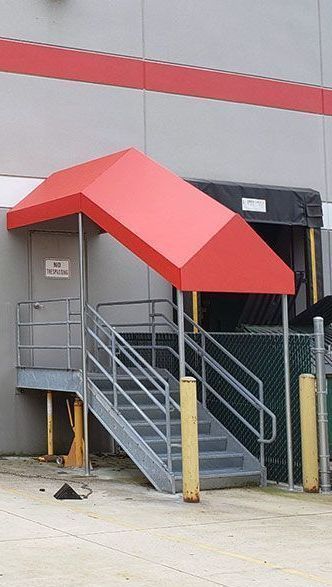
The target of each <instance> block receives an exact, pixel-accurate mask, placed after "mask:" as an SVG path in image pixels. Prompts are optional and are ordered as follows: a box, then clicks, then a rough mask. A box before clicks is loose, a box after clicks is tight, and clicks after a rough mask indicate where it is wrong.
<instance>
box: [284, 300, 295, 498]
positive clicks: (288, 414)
mask: <svg viewBox="0 0 332 587" xmlns="http://www.w3.org/2000/svg"><path fill="white" fill-rule="evenodd" d="M282 328H283V342H284V379H285V411H286V435H287V469H288V489H289V491H294V476H293V440H292V410H291V392H290V368H289V324H288V297H287V295H286V294H283V295H282Z"/></svg>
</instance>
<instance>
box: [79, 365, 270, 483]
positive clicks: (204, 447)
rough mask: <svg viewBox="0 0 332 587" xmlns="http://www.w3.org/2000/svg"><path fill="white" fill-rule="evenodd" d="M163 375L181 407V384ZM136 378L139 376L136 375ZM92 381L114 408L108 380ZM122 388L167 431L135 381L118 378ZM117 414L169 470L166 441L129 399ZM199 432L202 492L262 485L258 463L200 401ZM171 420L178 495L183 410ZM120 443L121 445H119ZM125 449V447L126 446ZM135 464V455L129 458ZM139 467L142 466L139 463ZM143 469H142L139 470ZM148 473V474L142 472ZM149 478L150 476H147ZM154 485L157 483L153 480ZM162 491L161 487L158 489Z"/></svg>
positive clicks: (157, 410) (96, 378)
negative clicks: (134, 384) (135, 387)
mask: <svg viewBox="0 0 332 587" xmlns="http://www.w3.org/2000/svg"><path fill="white" fill-rule="evenodd" d="M159 373H160V375H162V376H163V377H164V378H165V379H168V382H169V386H170V394H171V397H172V398H173V400H174V401H175V402H176V403H177V404H179V402H180V397H179V386H178V382H177V381H176V380H175V379H174V378H173V377H171V376H170V374H168V373H167V372H166V371H165V370H159ZM136 376H137V374H136ZM89 379H90V380H91V381H92V382H93V385H94V386H95V387H96V388H98V389H99V390H100V391H101V392H102V393H103V395H104V396H105V398H106V399H107V401H109V402H110V404H111V405H112V404H113V402H114V393H113V390H112V388H111V386H110V383H109V380H108V379H106V378H104V379H102V378H100V377H99V376H96V375H95V374H93V373H92V374H90V375H89ZM118 380H119V382H121V386H122V387H123V388H124V389H126V391H127V393H128V395H130V397H131V398H132V399H134V401H135V403H136V404H137V405H139V406H140V409H141V410H142V411H144V413H145V414H146V416H147V417H148V418H149V419H150V420H151V422H153V423H154V424H155V426H157V427H158V429H159V430H161V431H162V432H163V433H165V432H166V424H165V421H164V420H163V418H162V416H163V414H162V411H161V410H160V408H159V407H158V406H156V405H155V404H154V402H153V401H152V400H151V399H149V398H147V396H146V394H145V393H144V392H143V391H142V390H137V389H133V388H132V387H133V385H132V379H131V377H130V376H128V375H122V376H120V377H119V379H118ZM140 381H141V383H143V385H146V386H149V385H151V383H150V381H149V380H148V379H145V380H144V379H142V378H141V379H140ZM154 397H155V398H156V399H158V401H162V397H161V394H160V393H154ZM118 412H119V414H120V415H121V416H123V418H124V419H125V420H126V422H130V424H131V426H132V427H133V429H134V430H135V431H136V432H137V434H138V435H139V437H140V438H141V439H142V441H143V442H144V443H146V444H147V446H148V447H149V448H150V449H151V450H152V451H153V453H154V454H155V455H156V456H157V457H158V458H159V459H161V461H162V462H163V464H164V466H165V468H167V453H166V452H165V442H163V440H162V439H160V437H159V435H158V434H157V433H156V431H155V430H154V428H153V427H152V426H151V425H149V423H148V422H147V421H146V420H145V419H144V418H142V417H141V415H140V413H139V412H138V411H137V410H136V409H135V408H134V407H133V406H132V405H131V403H130V402H128V400H126V398H124V397H121V399H120V398H119V399H118ZM198 420H199V422H198V432H199V453H200V454H199V464H200V484H201V488H202V489H215V488H222V487H230V486H231V487H234V486H242V485H259V484H260V482H261V475H262V471H261V467H260V464H259V461H258V460H257V459H255V458H254V457H253V456H252V455H251V454H250V453H249V452H248V451H246V449H245V448H244V447H243V446H241V445H240V443H239V442H238V441H236V439H234V437H231V435H230V434H229V432H228V431H227V430H225V429H224V427H223V426H222V425H221V424H220V422H218V421H217V420H215V419H214V418H213V416H212V415H211V414H210V412H208V411H207V410H204V409H203V407H202V405H201V404H200V403H199V402H198ZM170 421H171V449H172V450H171V454H172V476H171V478H170V481H171V485H172V489H173V491H175V492H178V491H181V489H182V476H181V470H182V455H181V422H180V411H179V410H176V409H175V408H174V407H173V410H172V409H171V411H170ZM120 444H121V443H120ZM123 448H124V450H126V447H125V446H123ZM130 456H131V458H133V460H134V461H135V462H136V458H135V455H134V454H131V455H130ZM137 465H138V466H139V467H140V464H139V463H138V462H137ZM140 468H141V467H140ZM143 472H144V473H147V472H146V471H143ZM147 476H148V477H149V475H147ZM151 481H152V483H154V484H155V482H154V481H153V480H152V479H151ZM159 482H160V481H159ZM157 488H158V489H161V487H160V486H159V487H157Z"/></svg>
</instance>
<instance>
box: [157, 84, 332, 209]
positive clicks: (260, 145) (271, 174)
mask: <svg viewBox="0 0 332 587" xmlns="http://www.w3.org/2000/svg"><path fill="white" fill-rule="evenodd" d="M331 124H332V120H331ZM331 130H332V127H331ZM331 138H332V134H331ZM147 147H148V154H149V155H151V157H154V158H156V159H157V160H158V161H159V162H160V163H162V164H165V165H167V166H168V167H170V168H171V169H172V170H174V171H175V172H176V173H178V174H179V175H182V176H184V177H188V178H190V177H191V178H204V179H217V180H218V179H219V180H226V181H242V182H249V183H250V182H252V183H263V184H275V185H286V186H287V185H288V186H298V187H311V188H315V189H317V190H319V191H320V192H321V194H322V196H323V199H324V192H325V188H324V185H325V180H324V157H323V130H322V119H321V117H319V116H315V115H312V114H303V113H299V112H290V111H286V110H277V109H272V108H261V107H257V106H248V105H243V104H234V103H230V102H217V101H213V100H204V99H197V98H189V97H183V96H171V95H166V94H156V93H148V94H147Z"/></svg>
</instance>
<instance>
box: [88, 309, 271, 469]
mask: <svg viewBox="0 0 332 587" xmlns="http://www.w3.org/2000/svg"><path fill="white" fill-rule="evenodd" d="M141 304H147V305H148V307H149V309H150V310H149V318H150V321H149V322H146V323H144V322H139V323H138V322H137V323H131V324H128V323H122V324H119V323H117V324H116V325H114V326H116V327H117V328H133V327H146V328H148V329H149V331H150V333H151V345H133V346H135V348H136V349H137V350H141V351H143V350H150V351H151V363H152V365H153V366H156V356H157V352H158V351H159V350H161V349H163V350H167V351H168V352H169V353H170V354H171V355H173V356H174V357H175V358H176V360H178V359H179V355H178V352H177V351H176V350H175V349H174V348H172V347H170V346H165V345H162V346H160V345H158V344H157V328H160V327H164V328H165V327H166V328H167V329H168V330H171V331H172V332H174V333H176V334H177V335H178V326H177V324H176V323H175V322H174V321H173V320H172V319H171V318H170V317H169V316H167V315H166V314H165V313H164V312H161V311H157V310H156V306H157V305H161V304H163V305H165V304H166V305H167V306H169V307H170V309H171V312H172V311H177V306H176V304H174V303H173V302H171V301H170V300H167V299H163V298H159V299H150V300H147V299H145V300H130V301H117V302H116V301H115V302H102V303H100V304H98V306H97V310H98V311H100V310H101V309H102V308H113V307H115V306H128V305H141ZM184 317H185V322H186V323H187V324H190V326H191V327H192V328H193V330H194V329H195V331H196V332H197V333H199V335H200V344H199V343H198V342H197V341H196V340H194V339H193V338H192V337H191V336H189V334H188V333H185V344H186V346H187V347H189V348H190V349H191V350H193V351H194V352H195V353H196V355H197V356H198V357H199V359H200V363H201V373H199V372H198V371H197V370H196V369H195V368H194V367H193V366H192V365H190V364H189V363H188V361H187V360H186V369H187V371H189V372H190V373H191V375H193V376H194V377H195V378H196V379H197V380H198V381H199V382H200V383H201V387H202V405H203V407H205V408H207V401H206V400H207V391H208V392H210V393H211V394H212V395H213V396H214V398H216V399H217V400H218V401H219V402H220V403H221V404H223V405H224V406H225V407H227V408H228V409H229V411H230V412H231V413H232V414H233V415H234V416H235V417H236V418H237V419H238V420H239V421H240V422H241V423H242V424H243V425H244V426H245V427H246V428H247V429H249V430H250V431H251V432H252V433H253V434H254V435H255V436H256V438H257V440H258V442H259V447H260V462H261V465H262V466H265V448H264V447H265V445H266V444H270V443H272V442H273V441H274V440H275V438H276V435H277V420H276V416H275V414H274V413H273V412H272V411H271V410H270V409H269V408H268V407H267V406H266V405H265V404H264V388H263V382H262V381H261V380H260V379H259V378H258V377H257V376H256V375H255V374H254V373H253V372H252V371H250V369H248V368H247V367H246V366H245V365H244V364H243V363H241V361H239V359H237V358H236V357H235V356H234V355H232V353H230V352H229V351H228V349H226V348H225V347H224V346H222V345H221V344H220V343H219V342H218V341H217V340H216V339H215V338H214V337H213V336H212V335H211V334H209V333H208V332H206V331H205V330H204V329H203V328H202V327H201V326H200V325H199V324H197V323H196V322H194V320H193V319H192V318H191V317H190V316H188V315H187V314H185V316H184ZM207 342H209V345H212V347H213V348H215V349H217V351H218V353H219V354H221V355H222V356H224V357H227V360H229V361H230V362H231V363H232V364H234V365H235V366H236V368H237V369H239V370H240V371H241V372H242V373H244V374H245V376H246V377H247V378H248V379H249V380H251V381H252V384H253V386H254V388H255V390H256V394H257V395H255V393H253V392H252V391H250V390H249V389H248V388H247V386H246V385H244V384H243V383H241V381H239V380H238V378H237V377H235V376H234V375H232V374H231V373H230V372H229V371H228V370H227V369H225V368H224V367H223V366H222V364H220V363H219V362H218V361H216V360H215V359H214V358H213V357H212V356H211V354H209V353H208V352H207V350H206V346H207ZM207 368H210V369H212V370H213V371H214V373H215V374H216V375H218V376H220V377H221V378H222V379H223V380H224V381H225V382H226V383H228V384H229V385H230V386H231V387H232V388H233V389H234V390H235V391H236V392H237V394H239V395H240V396H241V397H242V398H243V399H244V400H246V401H247V402H248V404H249V405H250V406H252V407H253V408H254V409H255V410H256V411H257V412H258V413H259V428H258V429H257V428H255V426H253V424H252V423H251V422H249V421H248V419H247V418H245V417H244V415H242V414H241V413H239V411H238V410H237V409H236V408H235V407H234V406H232V405H231V404H230V403H229V402H228V401H227V400H226V399H225V398H224V397H223V396H222V395H221V394H219V393H217V392H216V390H215V389H214V388H213V386H211V385H210V383H209V382H208V381H207ZM257 396H258V397H257ZM265 417H268V418H269V419H270V421H271V434H270V436H269V437H266V436H265Z"/></svg>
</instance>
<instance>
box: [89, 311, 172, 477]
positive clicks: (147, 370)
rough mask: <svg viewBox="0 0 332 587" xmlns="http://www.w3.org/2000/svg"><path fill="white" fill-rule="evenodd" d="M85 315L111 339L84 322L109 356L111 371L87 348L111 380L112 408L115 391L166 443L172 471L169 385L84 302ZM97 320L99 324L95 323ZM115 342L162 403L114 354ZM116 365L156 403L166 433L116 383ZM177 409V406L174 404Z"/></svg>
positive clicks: (90, 355)
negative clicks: (105, 339)
mask: <svg viewBox="0 0 332 587" xmlns="http://www.w3.org/2000/svg"><path fill="white" fill-rule="evenodd" d="M86 315H87V318H90V319H91V320H92V324H93V327H94V328H95V329H97V330H101V333H102V334H103V335H106V337H107V338H108V341H109V342H111V348H109V346H108V345H107V344H105V343H104V342H103V340H102V339H101V338H100V336H98V334H97V333H96V332H95V331H94V330H92V329H91V328H90V327H89V326H87V325H86V332H87V334H88V335H89V336H90V337H91V339H92V340H93V341H95V342H97V348H102V349H103V350H104V351H105V352H106V354H107V355H108V357H109V359H110V360H111V364H112V374H110V373H109V372H108V370H107V369H105V367H104V366H103V365H101V363H100V361H99V360H98V358H97V357H96V356H94V355H93V354H92V353H91V352H90V351H88V353H87V354H88V357H89V359H90V360H91V361H92V362H93V364H94V365H95V366H96V367H97V368H98V369H99V371H101V372H102V373H103V374H104V375H105V376H106V377H107V378H108V379H109V380H110V381H111V383H112V385H113V394H114V395H113V401H114V406H113V407H114V408H115V409H117V410H118V393H120V394H122V395H123V396H124V397H125V399H126V400H127V401H128V402H129V403H130V404H131V405H132V406H133V407H134V408H135V409H136V410H137V411H138V413H139V414H140V415H141V416H142V417H143V418H144V420H145V421H146V422H148V424H149V425H150V426H151V427H152V428H153V430H155V432H156V433H157V434H158V435H159V436H160V438H162V439H163V440H164V441H165V443H166V453H167V466H168V469H169V471H170V472H171V471H172V452H171V450H172V448H171V422H170V391H169V385H168V383H167V381H166V380H164V379H163V377H162V376H161V375H160V374H159V373H158V372H157V371H156V370H155V369H154V368H153V367H152V366H151V365H150V364H149V363H148V362H147V361H146V360H145V359H144V358H143V357H142V355H140V353H138V352H137V351H136V350H135V349H134V348H133V347H131V345H130V344H129V343H128V342H127V341H126V340H125V339H124V338H123V337H122V336H121V335H120V334H119V333H118V332H117V331H116V330H115V329H114V328H113V327H112V326H111V325H110V324H108V323H107V322H106V320H105V319H104V318H103V317H102V316H100V314H98V312H96V310H95V309H94V308H93V307H92V306H90V305H88V304H87V306H86ZM99 322H101V324H100V323H99ZM117 345H118V346H119V350H120V351H121V353H122V354H123V355H124V356H125V357H126V358H127V359H128V360H129V361H131V363H132V365H133V366H135V367H136V368H137V369H139V371H140V373H142V374H143V375H144V377H146V378H147V379H148V380H149V381H150V382H152V383H153V384H154V386H155V388H156V389H157V390H158V391H160V392H161V393H162V394H163V395H164V398H165V407H164V406H163V405H162V403H161V402H159V400H158V399H157V398H155V397H154V395H153V393H151V392H150V390H149V389H148V388H147V387H146V386H145V385H144V384H143V383H142V381H140V380H139V379H138V378H137V377H136V376H135V375H134V373H133V372H132V371H131V370H130V369H129V368H128V367H127V366H126V365H125V363H124V362H123V361H121V359H120V358H119V357H118V356H117V354H116V351H117ZM117 367H120V368H121V369H122V370H123V371H124V372H125V373H127V375H128V376H129V377H130V378H131V379H132V380H133V382H134V383H135V384H136V385H137V386H138V387H139V388H140V389H141V390H142V391H144V393H145V394H146V395H147V396H148V397H149V399H150V400H152V402H153V403H154V404H155V405H157V407H158V408H159V409H160V410H161V411H162V412H163V413H164V415H165V424H166V435H164V434H163V433H162V432H161V430H159V428H158V426H156V424H155V423H154V422H153V421H152V420H151V418H149V417H148V416H147V415H146V414H145V412H144V411H143V410H141V408H140V407H139V406H138V405H137V404H136V403H135V402H134V400H133V399H132V398H131V397H130V395H129V394H127V393H126V392H125V390H124V389H123V388H122V387H121V386H120V384H119V383H118V378H117V373H118V371H117ZM176 407H177V408H178V409H179V406H176Z"/></svg>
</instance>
